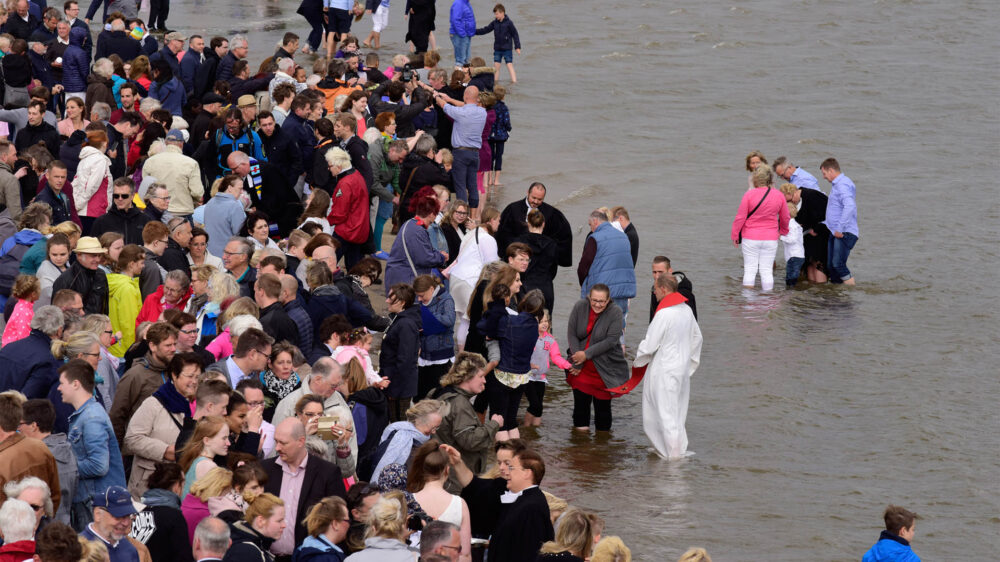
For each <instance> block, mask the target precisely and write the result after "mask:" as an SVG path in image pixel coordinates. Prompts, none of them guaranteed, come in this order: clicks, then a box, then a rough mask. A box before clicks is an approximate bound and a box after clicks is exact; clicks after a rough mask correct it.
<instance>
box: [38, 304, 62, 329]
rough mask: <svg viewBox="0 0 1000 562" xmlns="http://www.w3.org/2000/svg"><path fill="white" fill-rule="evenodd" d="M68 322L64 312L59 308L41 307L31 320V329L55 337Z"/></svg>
mask: <svg viewBox="0 0 1000 562" xmlns="http://www.w3.org/2000/svg"><path fill="white" fill-rule="evenodd" d="M65 322H66V317H65V316H63V311H62V309H60V308H59V307H58V306H52V305H46V306H40V307H38V309H36V310H35V315H34V316H33V317H32V318H31V329H33V330H40V331H41V332H42V333H43V334H45V335H47V336H55V335H56V334H58V333H59V329H60V328H62V327H63V324H64V323H65Z"/></svg>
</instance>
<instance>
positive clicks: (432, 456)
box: [406, 439, 448, 493]
mask: <svg viewBox="0 0 1000 562" xmlns="http://www.w3.org/2000/svg"><path fill="white" fill-rule="evenodd" d="M440 446H441V442H440V441H438V440H437V439H431V440H429V441H427V442H426V443H424V444H423V445H421V446H420V448H419V449H417V452H416V454H415V455H414V456H413V465H412V466H411V467H410V473H409V475H407V477H406V490H407V491H408V492H411V493H413V492H419V491H420V490H423V489H424V485H425V484H426V483H427V482H429V481H431V480H437V479H438V478H441V476H442V475H444V474H445V472H447V470H448V455H446V454H444V453H442V452H441V450H440V449H439V447H440Z"/></svg>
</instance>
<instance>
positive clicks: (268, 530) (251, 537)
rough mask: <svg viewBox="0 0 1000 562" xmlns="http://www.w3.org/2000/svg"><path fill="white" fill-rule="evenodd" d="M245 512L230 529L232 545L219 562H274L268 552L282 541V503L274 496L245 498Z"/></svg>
mask: <svg viewBox="0 0 1000 562" xmlns="http://www.w3.org/2000/svg"><path fill="white" fill-rule="evenodd" d="M244 498H245V499H246V500H247V511H246V514H245V515H244V517H243V520H242V521H237V522H235V523H233V524H232V525H230V536H231V538H232V540H233V545H232V546H230V547H229V550H228V551H226V555H225V556H224V557H223V558H222V562H256V561H257V560H260V561H261V562H274V555H273V554H271V552H270V548H271V544H273V543H274V541H276V540H278V539H279V538H280V537H281V533H282V532H283V531H284V530H285V527H286V526H287V525H288V523H287V522H286V521H285V502H283V501H281V498H279V497H278V496H275V495H274V494H268V493H263V494H260V495H254V494H253V493H246V494H244Z"/></svg>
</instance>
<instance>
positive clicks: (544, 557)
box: [538, 507, 594, 562]
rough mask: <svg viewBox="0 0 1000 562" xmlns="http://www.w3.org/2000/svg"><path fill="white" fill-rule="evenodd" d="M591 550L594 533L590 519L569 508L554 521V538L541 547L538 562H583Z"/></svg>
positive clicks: (578, 510) (581, 511)
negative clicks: (561, 561) (563, 561)
mask: <svg viewBox="0 0 1000 562" xmlns="http://www.w3.org/2000/svg"><path fill="white" fill-rule="evenodd" d="M592 548H594V533H593V530H592V528H591V525H590V517H588V516H587V513H586V512H585V511H583V510H581V509H577V508H575V507H571V508H569V509H567V510H566V512H565V513H563V514H562V516H561V517H559V519H558V520H557V521H556V538H555V540H552V541H549V542H547V543H545V544H543V545H542V548H541V550H539V551H538V552H539V554H538V562H548V561H550V560H551V561H556V560H565V561H567V562H583V561H584V560H587V559H588V558H590V551H591V549H592Z"/></svg>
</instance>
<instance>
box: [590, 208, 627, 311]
mask: <svg viewBox="0 0 1000 562" xmlns="http://www.w3.org/2000/svg"><path fill="white" fill-rule="evenodd" d="M588 222H589V224H590V236H588V237H587V241H586V242H584V244H583V254H582V255H581V256H580V265H579V266H578V267H577V270H576V273H577V276H578V277H579V279H580V296H581V298H586V296H587V294H588V293H589V292H590V288H591V287H593V286H594V285H597V284H598V283H603V284H605V285H607V286H608V287H610V288H611V300H613V301H615V304H617V305H618V307H619V308H621V309H622V312H623V313H625V314H628V300H629V299H630V298H632V297H634V296H635V290H636V289H635V265H633V264H632V252H631V247H630V246H629V242H628V237H627V236H625V234H624V233H622V232H621V231H620V230H618V229H616V228H615V227H613V226H611V223H609V222H608V217H607V216H606V215H605V214H604V213H603V212H602V211H594V212H592V213H590V218H589V219H588Z"/></svg>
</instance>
